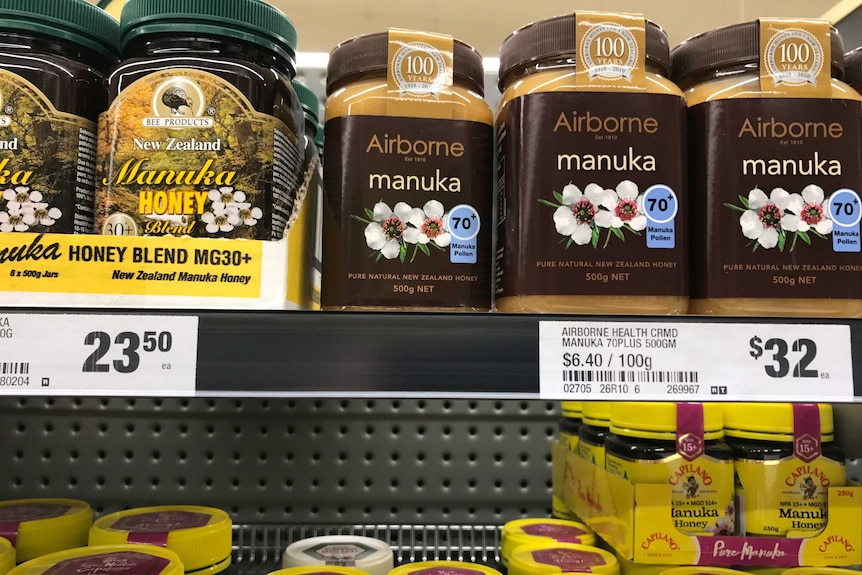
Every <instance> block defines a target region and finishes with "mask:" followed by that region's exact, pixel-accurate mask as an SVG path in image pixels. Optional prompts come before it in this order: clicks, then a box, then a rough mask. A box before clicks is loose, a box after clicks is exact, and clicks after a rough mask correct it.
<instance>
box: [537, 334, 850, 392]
mask: <svg viewBox="0 0 862 575" xmlns="http://www.w3.org/2000/svg"><path fill="white" fill-rule="evenodd" d="M753 330H756V331H753ZM815 382H816V383H815ZM539 386H540V390H539V392H540V395H541V397H542V398H545V399H560V400H566V399H585V400H590V399H593V400H626V399H644V400H657V401H673V400H685V401H702V400H718V401H776V400H782V399H784V400H786V401H790V400H793V401H828V400H837V401H841V400H844V401H848V400H852V399H853V397H854V390H853V362H852V350H851V345H850V327H849V326H846V325H804V324H767V325H753V324H733V323H715V324H712V323H683V322H681V323H669V322H636V321H635V322H623V321H621V322H589V321H584V322H582V321H542V322H540V323H539Z"/></svg>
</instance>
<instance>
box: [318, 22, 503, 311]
mask: <svg viewBox="0 0 862 575" xmlns="http://www.w3.org/2000/svg"><path fill="white" fill-rule="evenodd" d="M483 80H484V70H483V67H482V58H481V57H480V56H479V54H478V53H476V51H475V50H473V48H471V47H470V46H468V45H467V44H464V43H463V42H461V41H459V40H455V39H453V38H452V37H451V36H444V35H440V34H429V33H425V32H415V31H407V30H394V29H393V30H389V32H388V33H380V34H370V35H366V36H359V37H357V38H353V39H351V40H348V41H346V42H343V43H342V44H340V45H338V46H337V47H336V48H335V49H334V50H333V51H332V53H331V54H330V59H329V66H328V70H327V87H326V91H327V94H328V98H327V101H326V125H325V135H326V137H325V141H324V164H325V166H326V167H325V170H324V190H325V202H324V214H323V245H324V249H323V266H324V267H323V289H322V294H321V297H322V305H323V307H324V308H325V309H351V310H356V309H390V310H451V311H481V310H488V309H490V307H491V261H492V254H491V234H492V229H493V225H492V222H491V219H492V212H491V207H492V187H493V175H492V169H493V157H492V148H493V143H492V139H493V132H492V127H491V125H492V122H493V115H492V113H491V110H490V108H489V107H488V104H487V103H486V102H485V100H484V99H483V97H482V95H483V93H484V89H483Z"/></svg>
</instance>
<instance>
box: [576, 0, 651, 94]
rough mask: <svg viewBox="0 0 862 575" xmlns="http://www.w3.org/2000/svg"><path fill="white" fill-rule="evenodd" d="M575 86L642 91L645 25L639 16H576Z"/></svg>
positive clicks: (604, 14) (586, 13)
mask: <svg viewBox="0 0 862 575" xmlns="http://www.w3.org/2000/svg"><path fill="white" fill-rule="evenodd" d="M575 22H576V24H575V42H576V45H577V47H578V49H577V63H576V66H575V69H576V74H575V82H576V83H577V84H578V86H581V87H587V88H600V89H603V90H605V89H612V90H626V91H630V90H633V89H641V90H643V89H645V88H646V21H645V20H644V17H643V16H641V15H639V14H615V13H611V12H576V13H575Z"/></svg>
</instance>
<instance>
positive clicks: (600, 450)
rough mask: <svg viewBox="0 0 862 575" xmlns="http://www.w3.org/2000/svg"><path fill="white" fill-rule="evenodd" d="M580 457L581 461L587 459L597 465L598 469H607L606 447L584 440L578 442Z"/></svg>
mask: <svg viewBox="0 0 862 575" xmlns="http://www.w3.org/2000/svg"><path fill="white" fill-rule="evenodd" d="M578 455H579V456H580V457H581V459H585V460H587V461H589V462H590V463H592V464H593V465H595V466H596V467H600V468H602V469H604V467H605V446H604V445H594V444H592V443H589V442H587V441H584V440H583V439H580V440H579V441H578Z"/></svg>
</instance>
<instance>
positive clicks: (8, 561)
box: [0, 537, 15, 575]
mask: <svg viewBox="0 0 862 575" xmlns="http://www.w3.org/2000/svg"><path fill="white" fill-rule="evenodd" d="M13 567H15V548H14V547H12V544H11V543H9V540H8V539H4V538H3V537H0V575H6V573H8V572H9V571H10V570H11V569H12V568H13Z"/></svg>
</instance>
